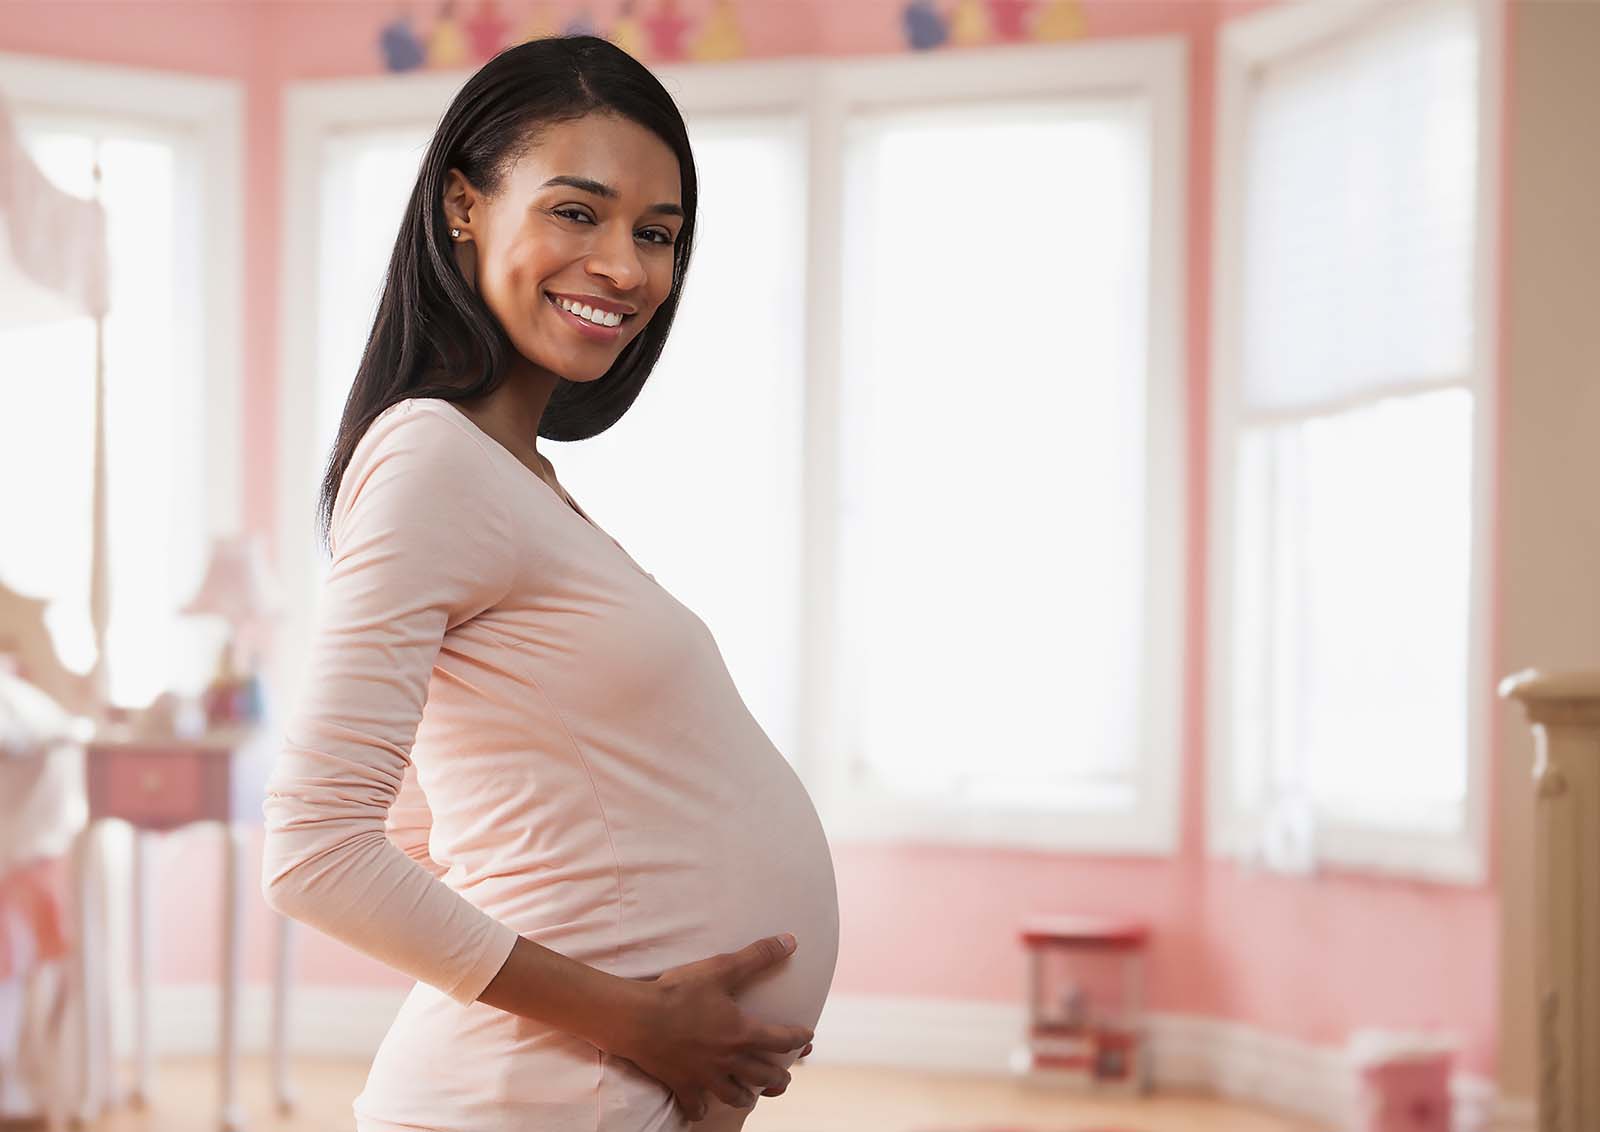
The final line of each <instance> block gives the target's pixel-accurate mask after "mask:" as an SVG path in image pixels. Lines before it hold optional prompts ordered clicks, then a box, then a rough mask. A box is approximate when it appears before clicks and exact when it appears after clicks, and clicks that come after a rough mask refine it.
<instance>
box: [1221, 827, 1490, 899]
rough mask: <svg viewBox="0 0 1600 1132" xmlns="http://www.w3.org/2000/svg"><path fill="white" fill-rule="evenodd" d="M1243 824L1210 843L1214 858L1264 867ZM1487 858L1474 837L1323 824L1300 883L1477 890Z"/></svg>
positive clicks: (1458, 832) (1485, 870)
mask: <svg viewBox="0 0 1600 1132" xmlns="http://www.w3.org/2000/svg"><path fill="white" fill-rule="evenodd" d="M1252 840H1253V839H1252V838H1251V837H1250V835H1249V827H1248V825H1247V824H1245V823H1238V824H1235V825H1234V827H1233V828H1232V829H1227V830H1223V831H1221V832H1219V834H1218V835H1217V836H1215V837H1214V838H1213V841H1212V852H1211V855H1212V857H1213V858H1219V859H1228V860H1235V861H1245V860H1249V861H1251V862H1252V863H1253V864H1254V865H1255V867H1257V868H1262V869H1264V868H1265V867H1264V866H1262V865H1261V864H1260V858H1259V855H1258V854H1255V853H1253V852H1252V850H1251V845H1252ZM1485 858H1486V855H1485V853H1484V850H1483V847H1482V846H1481V845H1480V844H1479V843H1478V842H1477V840H1476V839H1474V838H1473V837H1472V836H1471V834H1469V833H1466V832H1461V831H1455V832H1450V833H1431V832H1419V833H1403V832H1398V831H1394V830H1388V829H1382V828H1373V827H1365V826H1357V825H1352V824H1349V823H1331V822H1324V823H1323V824H1322V825H1320V826H1319V827H1318V830H1317V833H1316V866H1315V869H1314V870H1313V872H1311V873H1310V874H1309V875H1304V876H1300V875H1299V874H1283V875H1285V876H1290V875H1295V876H1297V877H1298V879H1304V880H1314V879H1316V878H1317V877H1318V876H1327V875H1330V874H1339V875H1352V874H1355V875H1364V876H1373V877H1379V878H1384V879H1389V880H1396V881H1412V882H1422V883H1428V884H1439V885H1446V886H1450V887H1459V888H1474V887H1478V886H1480V885H1483V884H1484V883H1485V882H1486V881H1487V879H1488V876H1487V869H1486V867H1485V866H1486V859H1485Z"/></svg>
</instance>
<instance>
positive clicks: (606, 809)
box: [262, 398, 839, 1132]
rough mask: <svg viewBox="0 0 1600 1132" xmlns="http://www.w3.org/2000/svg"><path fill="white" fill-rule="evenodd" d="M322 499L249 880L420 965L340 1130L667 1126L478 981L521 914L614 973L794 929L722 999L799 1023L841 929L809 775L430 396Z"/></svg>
mask: <svg viewBox="0 0 1600 1132" xmlns="http://www.w3.org/2000/svg"><path fill="white" fill-rule="evenodd" d="M332 519H333V521H332V529H331V534H332V540H331V542H332V551H333V557H332V562H331V564H330V567H329V570H328V573H327V575H326V578H325V581H324V583H323V591H322V594H321V600H320V602H319V606H318V612H317V622H316V630H315V633H314V635H313V639H312V643H311V647H310V649H309V652H308V655H307V657H306V664H305V669H304V672H303V675H302V678H301V680H302V683H301V688H300V692H299V697H298V699H297V701H296V703H295V707H294V710H293V712H292V713H291V715H290V718H289V720H288V723H287V725H286V729H285V732H284V736H283V744H282V747H281V750H280V751H279V754H278V759H277V763H276V765H275V767H274V771H273V775H272V778H271V780H270V782H269V784H268V788H267V795H266V798H265V801H264V803H263V813H264V815H265V818H266V842H265V854H264V859H263V862H262V887H263V892H264V893H265V895H266V897H267V900H268V902H269V903H270V904H271V905H272V906H273V907H274V908H276V909H277V910H279V911H281V912H283V913H285V914H287V915H290V916H293V917H295V918H296V919H299V920H302V921H305V922H306V923H309V924H311V925H313V926H315V927H317V928H318V929H320V930H322V931H324V932H326V933H327V934H329V935H331V936H333V937H335V938H337V939H339V940H341V941H343V942H344V943H346V944H348V945H349V946H351V947H353V948H355V949H357V950H359V951H362V952H364V953H366V954H368V955H371V956H375V957H376V958H378V959H380V960H382V961H383V962H385V963H387V964H389V965H391V966H393V967H395V968H397V969H399V970H400V971H403V972H405V973H406V974H407V975H409V976H411V977H412V978H414V979H415V980H417V981H416V984H415V985H414V986H413V988H412V990H411V992H410V994H409V995H408V996H407V998H406V1000H405V1002H404V1004H403V1006H402V1007H401V1010H400V1012H399V1015H398V1016H397V1017H396V1019H395V1021H394V1024H393V1025H392V1026H391V1028H390V1030H389V1032H388V1034H387V1035H386V1037H385V1038H384V1041H383V1044H382V1045H381V1047H380V1048H379V1050H378V1052H377V1055H376V1057H375V1058H374V1061H373V1064H372V1068H371V1071H370V1073H369V1076H368V1079H367V1082H366V1087H365V1088H364V1089H363V1091H362V1093H361V1095H360V1096H358V1097H357V1098H356V1100H355V1104H354V1111H355V1117H356V1129H357V1132H399V1130H402V1129H403V1130H406V1132H418V1130H423V1132H512V1130H516V1132H535V1130H536V1132H660V1130H667V1129H672V1130H681V1129H683V1128H687V1127H688V1126H689V1125H688V1124H687V1122H686V1121H685V1119H684V1118H683V1116H682V1114H681V1112H680V1110H679V1109H678V1108H677V1106H676V1104H675V1102H674V1099H673V1097H672V1094H671V1092H670V1090H668V1089H667V1087H666V1086H665V1085H663V1084H661V1083H660V1082H658V1081H656V1080H655V1079H654V1078H651V1077H649V1076H648V1075H647V1074H645V1073H644V1072H643V1071H642V1070H640V1069H639V1068H638V1067H637V1066H635V1065H633V1063H631V1062H628V1061H625V1060H622V1059H617V1058H613V1057H611V1056H610V1055H609V1054H608V1053H606V1052H604V1051H602V1050H599V1049H597V1048H596V1047H594V1046H593V1045H590V1044H589V1043H587V1042H585V1041H583V1040H581V1039H579V1038H577V1037H576V1036H574V1035H571V1034H566V1033H563V1032H561V1031H557V1030H554V1029H553V1028H551V1027H549V1026H547V1025H545V1024H543V1023H540V1022H536V1021H533V1020H531V1019H527V1018H522V1017H519V1016H517V1015H513V1014H510V1013H507V1012H505V1011H501V1010H498V1009H496V1008H494V1007H491V1006H488V1005H486V1004H484V1003H480V1002H477V1001H476V1000H477V997H478V996H479V995H480V994H481V993H482V992H483V989H484V987H486V986H487V985H488V983H489V982H490V980H491V979H493V978H494V976H495V975H496V973H498V971H499V969H500V967H501V965H502V964H503V963H504V961H505V959H506V957H507V956H508V955H509V954H510V951H511V947H512V944H513V942H514V941H515V939H516V937H517V936H518V935H519V934H520V935H523V936H526V937H527V938H529V939H532V940H535V941H536V942H538V943H541V944H543V945H544V946H546V947H550V948H553V949H555V950H557V951H560V952H561V953H563V954H565V955H568V956H571V957H573V958H575V959H578V960H580V961H582V962H584V963H587V964H590V965H591V966H594V967H598V968H600V969H601V970H605V971H608V972H610V973H612V974H615V975H619V976H623V977H639V976H647V975H654V974H659V973H660V972H662V971H664V970H667V969H669V968H671V967H675V966H678V965H680V964H683V963H687V962H691V961H693V960H696V959H703V958H705V957H707V956H709V955H713V954H717V953H720V952H727V951H733V950H736V949H738V948H740V947H743V946H745V945H746V944H748V943H750V942H752V941H753V940H756V939H758V938H760V937H762V936H766V935H773V934H778V933H780V932H784V931H793V932H794V933H795V934H796V936H797V938H798V941H799V947H798V949H797V950H796V952H795V953H794V954H793V955H792V956H790V957H789V958H788V959H787V960H784V961H782V962H780V963H779V964H778V965H777V966H776V967H774V968H773V969H771V970H770V971H768V972H766V973H764V974H763V975H762V976H759V977H758V978H757V979H756V980H755V981H754V982H753V983H752V984H750V986H748V987H747V988H746V989H745V991H744V992H743V993H742V994H741V1005H742V1006H743V1008H744V1009H745V1010H746V1011H747V1012H748V1013H750V1014H752V1015H754V1016H756V1017H758V1018H761V1019H763V1020H767V1021H773V1022H782V1023H788V1024H796V1025H805V1026H815V1024H816V1022H817V1019H818V1018H819V1016H820V1014H821V1011H822V1006H823V1002H824V1000H825V998H826V996H827V992H828V988H829V986H830V984H831V982H832V978H833V970H834V964H835V960H836V958H837V954H838V932H839V921H838V899H837V892H836V888H835V882H834V873H833V864H832V858H831V855H830V853H829V850H828V846H827V841H826V838H825V836H824V834H823V830H822V826H821V823H820V821H819V820H818V817H817V813H816V810H815V809H814V807H813V806H812V804H811V800H810V798H809V796H808V795H807V793H806V791H805V788H804V787H803V785H802V784H801V782H800V780H799V778H798V776H797V775H796V774H795V772H794V770H793V769H792V768H791V767H790V765H789V763H788V761H787V760H786V759H785V758H784V757H783V755H782V753H781V752H779V751H778V750H777V748H776V747H775V746H774V745H773V744H772V742H771V740H770V739H769V738H768V737H767V735H766V733H765V732H764V731H763V730H762V728H761V727H760V726H759V724H758V723H757V722H756V720H755V719H754V718H753V717H752V716H751V714H750V712H749V711H748V709H747V708H746V707H745V704H744V702H743V700H742V698H741V697H740V695H739V693H738V691H737V690H736V688H735V686H734V683H733V680H732V678H731V676H730V675H729V673H728V670H727V667H726V665H725V664H724V662H723V659H722V655H721V652H720V650H719V649H718V648H717V645H716V642H715V640H714V639H713V637H712V635H711V633H710V631H709V630H708V629H707V627H706V625H705V624H704V622H702V621H701V619H700V618H699V617H698V616H696V615H695V614H694V613H693V612H692V611H691V610H690V609H689V608H688V607H686V606H684V605H683V604H682V603H681V602H679V601H678V600H677V599H675V598H674V597H672V595H671V594H669V593H668V592H667V591H666V590H665V589H664V588H663V587H662V586H661V585H660V584H659V583H657V582H656V581H655V578H654V576H653V575H651V574H649V573H647V572H646V571H644V570H643V569H642V568H641V567H640V566H639V565H638V564H637V563H635V562H634V560H633V559H632V558H631V557H630V556H629V555H628V554H627V552H626V551H624V550H623V548H622V547H621V545H620V544H619V543H617V542H616V540H614V539H612V538H611V537H610V536H609V535H608V534H607V533H605V532H604V531H603V530H601V529H600V527H599V526H598V525H596V524H595V523H594V521H593V520H592V519H590V518H589V516H588V515H587V513H585V512H584V511H583V510H582V508H580V507H578V505H577V503H576V502H575V501H574V500H572V498H571V496H569V495H566V494H565V493H564V492H558V491H557V490H556V489H555V488H554V487H552V486H551V485H550V484H548V483H546V482H545V481H544V480H543V479H542V478H541V477H539V476H538V475H536V474H535V473H534V472H533V471H532V470H531V469H529V468H528V467H527V466H526V465H524V464H523V463H522V462H521V461H520V460H519V459H518V458H517V457H516V456H515V455H514V454H512V453H511V452H510V451H509V450H507V449H506V448H505V447H503V446H502V445H500V444H499V443H498V442H497V441H495V440H494V439H493V438H492V437H490V436H489V435H488V434H487V433H485V432H483V431H482V430H481V429H479V428H478V426H477V425H476V424H475V423H473V422H472V421H471V419H470V418H468V417H467V416H466V415H465V414H464V413H462V412H461V411H460V410H459V409H457V408H456V407H455V406H454V405H452V404H451V403H450V402H448V401H444V400H440V399H435V398H411V399H408V400H405V401H401V402H399V403H398V404H396V405H393V406H391V407H390V408H389V409H387V410H386V411H385V412H384V413H382V414H381V415H380V416H379V417H378V418H377V419H376V420H375V421H374V422H373V423H372V424H371V425H370V426H369V427H368V429H367V431H366V433H365V434H364V435H363V436H362V438H361V440H360V442H359V443H358V444H357V446H356V449H355V452H354V455H353V456H352V459H351V461H350V464H349V467H348V469H347V470H346V472H345V474H344V478H343V481H342V483H341V485H340V489H339V492H338V495H337V498H336V500H335V505H334V511H333V517H332ZM792 1058H793V1054H789V1055H786V1056H785V1057H784V1059H783V1060H784V1062H785V1063H786V1064H787V1063H788V1061H791V1060H792ZM745 1115H746V1113H745V1111H744V1110H738V1109H731V1108H727V1107H726V1106H723V1105H721V1104H720V1102H716V1101H713V1102H712V1109H711V1112H710V1114H709V1115H708V1117H707V1119H706V1120H705V1121H702V1122H700V1123H698V1124H696V1125H694V1127H695V1128H696V1129H700V1130H702V1132H706V1130H709V1129H713V1128H715V1129H718V1130H719V1132H720V1130H721V1129H732V1128H737V1127H738V1126H739V1125H740V1124H742V1122H743V1119H744V1116H745Z"/></svg>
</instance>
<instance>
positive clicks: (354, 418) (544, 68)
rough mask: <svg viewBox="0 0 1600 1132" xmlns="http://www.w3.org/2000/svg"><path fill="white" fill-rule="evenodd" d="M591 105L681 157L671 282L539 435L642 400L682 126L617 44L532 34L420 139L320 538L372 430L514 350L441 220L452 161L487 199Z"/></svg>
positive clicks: (320, 506) (676, 284) (669, 313)
mask: <svg viewBox="0 0 1600 1132" xmlns="http://www.w3.org/2000/svg"><path fill="white" fill-rule="evenodd" d="M596 111H600V112H608V113H615V114H619V115H622V116H623V117H626V118H630V119H632V120H633V121H635V122H637V123H638V124H639V125H641V126H643V127H644V128H645V129H647V130H650V131H652V132H653V133H655V134H656V135H658V136H659V137H660V138H661V140H662V141H664V142H666V143H667V145H668V146H670V147H671V148H672V151H673V152H674V153H675V154H677V157H678V169H679V171H680V178H681V181H682V195H683V200H682V203H683V210H684V219H683V225H682V227H680V228H679V230H678V240H677V248H676V250H675V251H674V252H673V260H672V290H671V292H670V293H669V294H668V295H667V297H666V299H665V301H663V302H662V304H661V306H660V307H658V308H657V309H656V313H655V314H654V316H652V317H651V319H650V321H649V323H648V324H646V326H645V328H644V329H643V330H642V331H640V332H639V334H638V336H637V337H636V338H634V339H633V341H631V342H629V343H628V345H627V346H626V347H624V348H623V351H622V353H621V354H620V355H618V357H617V360H616V363H615V364H614V365H613V366H612V367H611V368H610V369H609V370H607V371H606V373H605V374H604V375H603V376H602V377H600V378H598V379H597V380H595V381H591V382H571V381H567V380H565V379H561V380H559V381H558V382H557V383H556V388H555V391H554V392H553V393H552V394H551V395H550V402H549V404H548V405H547V406H546V408H545V412H544V416H543V417H542V418H540V421H539V435H540V436H542V437H545V438H546V439H549V440H584V439H586V438H588V437H591V436H595V435H597V434H599V433H602V432H604V431H605V430H606V429H608V428H610V427H611V426H612V425H613V424H615V423H616V422H617V420H618V419H620V418H621V416H622V414H623V413H625V412H627V411H628V408H629V406H631V405H632V404H633V402H634V399H635V398H636V397H638V396H639V391H640V390H641V389H643V388H644V383H645V379H646V378H647V377H649V376H650V371H651V370H652V369H654V368H655V364H656V359H658V358H659V357H660V356H661V348H662V347H663V346H664V345H665V344H666V341H667V332H668V331H669V330H670V329H671V328H672V320H673V316H674V315H675V314H676V313H677V309H678V299H679V296H680V295H681V294H682V292H683V279H684V274H685V272H686V271H687V270H688V267H689V253H690V251H691V249H692V246H693V243H694V222H695V205H696V200H697V196H698V193H697V181H696V178H695V168H694V155H693V154H692V153H691V152H690V150H689V132H688V130H687V129H686V128H685V126H684V124H683V116H682V115H681V114H680V113H679V112H678V107H677V106H676V104H674V103H673V101H672V97H671V95H669V94H668V93H667V91H666V88H664V87H663V86H662V85H661V83H660V81H659V80H658V79H657V78H656V77H655V76H654V75H653V74H651V73H650V71H649V70H648V69H647V68H646V67H645V66H644V65H643V64H642V63H640V62H639V61H638V60H637V59H635V58H633V56H631V55H629V54H628V53H627V52H626V51H623V50H622V49H621V48H620V47H617V46H616V45H615V44H612V43H610V42H608V41H607V40H604V39H600V38H598V37H596V36H592V35H575V36H553V37H548V38H544V39H533V40H529V41H528V42H526V43H522V44H519V45H517V46H516V47H511V48H507V49H506V50H505V51H502V52H501V53H500V54H498V55H496V56H495V57H494V58H493V59H491V60H489V62H487V63H485V64H484V65H483V67H482V68H480V69H479V70H478V72H477V73H476V74H474V75H473V76H472V77H471V78H470V79H468V80H467V83H466V85H465V86H463V87H462V88H461V90H460V91H459V92H457V94H456V96H455V99H454V100H453V101H452V102H451V103H450V108H449V109H448V110H446V111H445V113H444V117H443V118H441V119H440V121H439V126H438V128H437V129H436V130H435V131H434V133H433V140H432V141H430V142H429V143H428V151H427V153H426V154H425V155H424V156H423V159H422V166H421V168H420V169H419V170H418V171H417V183H416V185H415V186H413V188H412V190H411V199H410V200H409V201H408V202H407V204H406V211H405V217H404V219H403V220H402V221H401V224H400V235H399V237H398V238H397V239H396V240H395V244H394V253H393V255H391V256H390V257H389V270H388V272H387V274H386V276H385V278H384V283H383V294H382V297H381V298H380V299H379V301H378V311H377V315H376V316H375V317H374V319H373V323H372V333H371V334H369V335H368V336H367V345H366V348H365V349H364V350H363V351H362V353H361V364H360V365H359V366H358V367H357V369H356V376H355V380H354V381H353V382H352V383H351V386H350V395H349V397H347V398H346V399H345V405H344V414H343V416H341V417H340V420H339V430H338V434H337V436H336V437H335V439H334V443H333V451H332V453H331V455H330V456H329V458H328V466H327V472H326V474H325V475H324V477H323V480H322V493H321V496H320V498H319V499H318V503H317V514H318V521H319V522H318V529H319V532H320V534H321V537H322V542H323V545H324V546H327V545H328V539H329V533H330V528H331V526H332V522H333V505H334V502H335V500H336V499H337V497H338V494H339V483H340V481H341V480H342V479H343V478H344V472H345V469H346V468H347V467H348V466H349V464H350V456H351V454H352V453H353V452H354V451H355V448H356V444H357V443H358V442H359V441H360V439H361V437H362V434H363V433H365V432H366V430H367V426H368V425H370V424H371V423H372V422H373V420H374V419H375V418H376V417H378V416H379V414H381V413H382V412H383V411H384V410H385V409H387V408H389V407H390V406H391V405H394V404H397V403H399V402H400V401H403V400H405V399H406V398H408V397H441V398H444V399H446V400H450V401H464V400H470V399H472V398H476V397H480V396H482V395H484V394H487V393H490V392H492V391H493V390H494V389H495V388H496V387H497V386H498V385H499V384H500V383H501V381H503V380H504V374H505V371H506V366H507V362H508V361H509V360H510V358H511V355H512V354H513V352H514V351H515V349H516V347H515V346H514V345H512V343H511V340H510V339H509V338H508V337H507V335H506V332H505V328H504V327H502V326H501V325H500V323H499V320H497V319H496V318H495V317H494V314H493V313H492V312H491V311H490V310H489V308H488V307H487V306H486V305H485V304H484V302H483V300H482V299H481V298H480V297H479V295H478V293H477V292H476V291H474V290H473V289H472V288H471V287H470V286H468V285H467V281H466V280H465V279H464V278H463V277H462V275H461V270H460V268H459V267H458V265H457V264H456V259H455V251H454V248H453V246H452V244H451V241H450V237H449V232H448V225H446V223H445V218H444V205H443V199H444V187H445V177H446V174H447V173H448V172H449V171H450V169H452V168H457V169H460V170H461V171H462V173H464V174H465V175H466V177H467V179H468V180H469V181H471V182H472V184H473V185H474V186H475V187H476V188H477V189H479V190H480V191H481V192H483V193H484V194H485V195H488V196H493V195H494V194H495V193H496V192H497V191H498V190H499V187H500V184H501V182H502V180H503V178H504V176H505V174H506V173H508V172H509V171H510V170H511V168H512V166H514V165H515V164H516V162H517V160H518V159H519V158H520V157H521V156H522V155H523V154H524V153H526V152H527V151H528V150H529V149H530V148H532V147H533V146H535V145H536V144H537V143H538V141H539V138H540V136H541V133H542V131H543V129H544V128H545V127H547V126H549V125H553V124H555V123H558V122H566V121H571V120H573V119H576V118H581V117H583V116H584V115H585V114H589V113H593V112H596Z"/></svg>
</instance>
